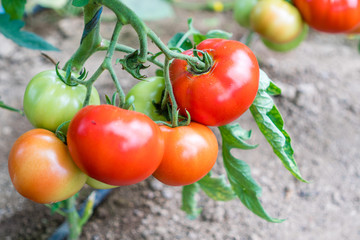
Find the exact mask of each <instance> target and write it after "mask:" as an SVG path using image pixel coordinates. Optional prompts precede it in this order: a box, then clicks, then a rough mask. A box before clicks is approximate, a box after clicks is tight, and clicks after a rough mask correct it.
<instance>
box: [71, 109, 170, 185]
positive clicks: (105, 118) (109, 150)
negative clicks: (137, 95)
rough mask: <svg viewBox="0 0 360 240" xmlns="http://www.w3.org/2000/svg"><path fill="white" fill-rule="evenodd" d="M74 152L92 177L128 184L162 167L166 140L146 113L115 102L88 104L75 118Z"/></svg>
mask: <svg viewBox="0 0 360 240" xmlns="http://www.w3.org/2000/svg"><path fill="white" fill-rule="evenodd" d="M67 142H68V147H69V151H70V154H71V156H72V158H73V159H74V162H75V163H76V164H77V165H78V167H79V168H80V169H81V170H82V171H84V172H85V173H86V174H87V175H88V176H90V177H92V178H94V179H96V180H98V181H100V182H103V183H106V184H110V185H116V186H124V185H130V184H135V183H138V182H140V181H142V180H144V179H146V178H147V177H149V176H150V175H151V174H152V173H153V172H154V171H155V170H156V168H157V167H158V166H159V164H160V161H161V159H162V157H163V153H164V139H163V135H162V133H161V132H160V129H159V127H158V126H157V124H156V123H155V122H153V121H152V120H151V119H150V118H149V117H148V116H146V115H145V114H143V113H139V112H135V111H129V110H124V109H121V108H118V107H115V106H112V105H97V106H94V105H93V106H86V107H85V108H83V109H81V110H80V111H79V112H78V113H77V114H76V115H75V116H74V118H73V119H72V120H71V122H70V125H69V130H68V133H67Z"/></svg>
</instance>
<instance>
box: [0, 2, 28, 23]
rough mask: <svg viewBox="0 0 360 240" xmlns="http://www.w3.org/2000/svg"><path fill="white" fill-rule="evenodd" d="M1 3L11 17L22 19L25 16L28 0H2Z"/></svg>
mask: <svg viewBox="0 0 360 240" xmlns="http://www.w3.org/2000/svg"><path fill="white" fill-rule="evenodd" d="M1 4H2V6H3V7H4V9H5V12H7V13H8V14H9V16H10V18H11V19H17V20H20V19H22V18H23V16H24V12H25V4H26V0H2V1H1Z"/></svg>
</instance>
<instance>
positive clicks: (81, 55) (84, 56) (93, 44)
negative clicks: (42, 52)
mask: <svg viewBox="0 0 360 240" xmlns="http://www.w3.org/2000/svg"><path fill="white" fill-rule="evenodd" d="M100 8H101V5H99V4H95V3H93V1H90V3H89V4H87V5H86V6H85V7H84V22H85V23H88V22H89V21H91V19H92V18H93V17H94V16H95V14H96V13H97V11H99V9H100ZM100 44H101V36H100V21H99V22H98V24H97V25H96V26H95V27H94V29H92V31H91V32H90V33H89V34H88V35H87V36H86V37H85V38H84V39H83V41H82V43H81V44H80V46H79V48H78V49H77V50H76V52H75V53H74V54H73V56H72V57H71V58H70V59H69V61H67V62H66V64H65V66H64V70H65V69H66V68H67V66H68V65H69V64H70V63H71V66H72V70H73V71H75V72H79V71H80V70H81V69H82V68H83V66H84V63H85V62H86V60H88V59H89V57H90V56H91V55H93V54H94V53H95V52H96V51H97V49H98V47H99V46H100Z"/></svg>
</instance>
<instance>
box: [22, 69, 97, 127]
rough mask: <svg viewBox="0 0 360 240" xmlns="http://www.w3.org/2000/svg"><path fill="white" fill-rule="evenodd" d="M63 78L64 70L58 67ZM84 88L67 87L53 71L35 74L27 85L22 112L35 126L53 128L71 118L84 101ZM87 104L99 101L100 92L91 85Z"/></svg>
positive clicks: (94, 103)
mask: <svg viewBox="0 0 360 240" xmlns="http://www.w3.org/2000/svg"><path fill="white" fill-rule="evenodd" d="M59 73H60V74H61V75H62V76H63V77H65V75H66V73H65V71H62V70H59ZM85 96H86V87H85V86H83V85H77V86H69V85H66V84H65V83H64V82H63V81H61V80H60V78H59V77H58V75H57V74H56V71H55V70H47V71H43V72H41V73H38V74H37V75H35V76H34V77H33V78H32V79H31V81H30V82H29V84H28V85H27V87H26V90H25V94H24V112H25V115H26V117H27V119H29V121H30V123H31V124H32V125H33V126H34V127H36V128H45V129H48V130H50V131H53V132H54V131H55V130H56V129H57V127H58V126H59V125H60V124H62V123H63V122H66V121H69V120H71V119H72V118H73V116H74V115H75V113H76V112H77V111H79V110H80V109H81V108H82V106H83V102H84V100H85ZM89 104H90V105H98V104H100V98H99V94H98V92H97V91H96V89H95V88H94V87H93V88H92V91H91V95H90V103H89Z"/></svg>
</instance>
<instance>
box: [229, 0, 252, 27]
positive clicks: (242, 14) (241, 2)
mask: <svg viewBox="0 0 360 240" xmlns="http://www.w3.org/2000/svg"><path fill="white" fill-rule="evenodd" d="M257 2H258V0H236V1H235V2H234V12H233V17H234V19H235V21H236V22H237V23H238V24H239V25H240V26H243V27H246V28H249V27H250V13H251V10H252V9H253V7H254V6H255V5H256V3H257Z"/></svg>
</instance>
